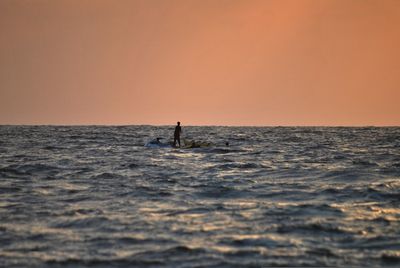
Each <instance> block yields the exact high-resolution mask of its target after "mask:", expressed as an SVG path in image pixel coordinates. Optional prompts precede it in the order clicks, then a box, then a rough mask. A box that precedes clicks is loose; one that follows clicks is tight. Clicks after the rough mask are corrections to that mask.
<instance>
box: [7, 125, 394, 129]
mask: <svg viewBox="0 0 400 268" xmlns="http://www.w3.org/2000/svg"><path fill="white" fill-rule="evenodd" d="M0 126H27V127H28V126H32V127H33V126H54V127H83V126H85V127H88V126H104V127H129V126H151V127H166V126H175V124H0ZM182 126H183V127H349V128H351V127H353V128H367V127H374V128H388V127H400V125H205V124H204V125H203V124H200V125H192V124H188V125H182Z"/></svg>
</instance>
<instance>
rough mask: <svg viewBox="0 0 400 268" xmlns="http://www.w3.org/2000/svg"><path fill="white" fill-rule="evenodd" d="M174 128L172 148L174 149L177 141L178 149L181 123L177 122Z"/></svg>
mask: <svg viewBox="0 0 400 268" xmlns="http://www.w3.org/2000/svg"><path fill="white" fill-rule="evenodd" d="M176 124H177V125H176V127H175V132H174V147H176V141H178V144H179V147H181V132H182V128H181V122H177V123H176Z"/></svg>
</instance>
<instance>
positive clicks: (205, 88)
mask: <svg viewBox="0 0 400 268" xmlns="http://www.w3.org/2000/svg"><path fill="white" fill-rule="evenodd" d="M178 120H179V121H181V122H182V124H183V125H266V126H276V125H346V126H348V125H356V126H360V125H377V126H382V125H397V126H399V125H400V1H399V0H276V1H275V0H260V1H257V0H254V1H253V0H142V1H135V0H126V1H125V0H118V1H115V0H87V1H86V0H57V1H54V0H1V1H0V124H60V125H63V124H113V125H120V124H156V125H158V124H162V125H164V124H175V123H176V121H178Z"/></svg>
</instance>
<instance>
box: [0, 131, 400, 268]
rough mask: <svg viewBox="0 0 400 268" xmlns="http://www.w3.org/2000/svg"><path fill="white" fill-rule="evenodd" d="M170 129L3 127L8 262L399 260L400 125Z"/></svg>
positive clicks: (1, 189)
mask: <svg viewBox="0 0 400 268" xmlns="http://www.w3.org/2000/svg"><path fill="white" fill-rule="evenodd" d="M149 133H153V134H151V136H149ZM172 133H173V127H170V128H169V127H151V126H140V127H135V126H131V127H101V126H96V127H84V126H82V127H61V126H60V127H51V126H40V127H38V126H32V127H29V126H26V127H22V126H21V127H17V126H1V127H0V135H1V137H2V139H1V140H0V156H1V162H0V177H1V180H0V263H1V265H3V266H12V265H15V266H17V267H20V266H28V267H29V266H51V267H52V266H71V267H87V266H102V267H112V266H118V267H126V266H138V267H188V266H194V265H198V266H205V267H213V266H214V267H232V266H237V267H245V266H252V267H265V266H288V265H290V266H344V265H345V266H349V265H353V266H364V265H368V266H371V265H372V266H380V265H392V266H397V265H399V264H400V244H399V243H398V241H399V240H400V237H399V236H400V233H399V230H400V223H399V222H400V205H399V204H400V203H399V197H400V191H399V189H400V182H399V178H400V158H399V155H400V140H399V137H400V128H282V127H278V128H256V127H248V128H243V127H186V128H184V133H185V135H187V136H188V137H187V138H190V139H200V140H207V141H209V142H212V143H213V144H214V145H215V146H212V147H209V148H195V149H172V148H158V149H157V148H146V147H144V146H143V145H144V144H145V143H146V142H148V141H149V140H151V139H153V138H154V137H165V138H166V140H168V138H169V137H170V136H171V135H172ZM210 133H212V134H210ZM227 141H229V144H230V146H229V147H227V146H225V143H226V142H227Z"/></svg>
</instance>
